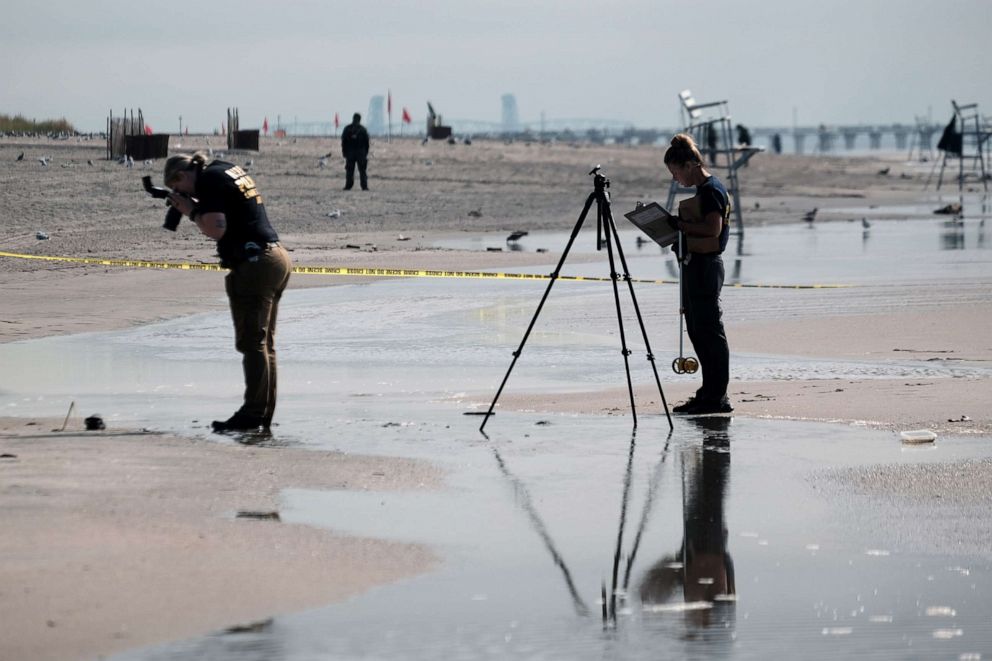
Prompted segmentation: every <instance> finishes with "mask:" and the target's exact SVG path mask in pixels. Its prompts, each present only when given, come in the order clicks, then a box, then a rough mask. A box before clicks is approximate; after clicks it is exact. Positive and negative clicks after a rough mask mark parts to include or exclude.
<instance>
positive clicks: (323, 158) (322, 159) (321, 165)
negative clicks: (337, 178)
mask: <svg viewBox="0 0 992 661" xmlns="http://www.w3.org/2000/svg"><path fill="white" fill-rule="evenodd" d="M317 167H319V168H320V169H321V170H323V169H324V168H326V167H327V157H326V156H321V157H320V160H319V161H317Z"/></svg>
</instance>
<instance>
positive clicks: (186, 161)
mask: <svg viewBox="0 0 992 661" xmlns="http://www.w3.org/2000/svg"><path fill="white" fill-rule="evenodd" d="M206 164H207V154H206V153H205V152H202V151H198V152H196V153H194V154H192V155H191V154H176V155H175V156H170V157H169V158H168V160H166V162H165V171H164V172H163V173H162V178H163V179H164V180H165V185H166V186H168V185H169V182H171V181H172V180H173V179H175V177H176V175H177V174H179V173H180V172H185V171H187V170H196V172H197V173H199V172H200V170H202V169H203V168H204V166H205V165H206Z"/></svg>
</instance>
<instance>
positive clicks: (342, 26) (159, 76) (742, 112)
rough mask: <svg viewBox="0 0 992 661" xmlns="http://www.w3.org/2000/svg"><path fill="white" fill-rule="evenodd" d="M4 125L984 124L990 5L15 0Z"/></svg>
mask: <svg viewBox="0 0 992 661" xmlns="http://www.w3.org/2000/svg"><path fill="white" fill-rule="evenodd" d="M4 4H5V8H4V21H3V23H2V24H0V57H2V58H3V61H4V62H5V63H7V65H6V66H5V67H4V68H3V70H2V72H0V89H3V94H2V95H0V113H4V114H11V115H12V114H22V115H24V116H26V117H28V118H35V119H57V118H59V117H62V116H64V117H65V118H66V119H68V120H69V121H70V122H72V123H73V124H74V125H76V127H77V128H78V129H79V130H83V131H100V130H103V128H104V125H105V121H106V117H107V114H108V112H109V111H110V110H113V111H114V112H115V113H119V112H120V111H122V110H123V109H124V108H129V109H130V108H134V109H137V108H139V107H140V108H141V109H142V111H143V113H144V117H145V118H146V120H147V122H148V124H150V125H151V126H152V127H153V128H154V129H155V130H156V131H162V132H175V131H178V129H179V117H180V116H182V117H183V125H184V126H188V127H189V128H190V130H191V131H196V132H211V131H213V130H216V129H219V128H220V125H221V123H222V122H223V121H224V117H225V111H226V109H227V108H228V107H233V106H237V107H238V108H239V111H240V117H241V126H242V127H261V125H262V122H263V120H264V119H265V118H268V120H269V124H270V127H271V126H273V125H274V124H275V122H276V121H277V118H279V117H281V120H282V122H283V123H284V124H288V123H291V122H292V121H300V122H331V121H333V117H334V115H335V113H337V114H338V115H339V116H340V118H341V122H342V125H343V124H345V123H347V122H348V121H350V118H351V114H352V113H354V112H360V113H362V114H363V115H364V114H366V112H367V110H368V107H369V101H370V99H371V97H372V96H374V95H386V94H387V93H388V94H391V97H392V104H393V112H392V117H393V126H394V128H398V127H399V121H400V115H401V112H402V108H404V107H405V108H408V109H409V111H410V113H411V115H412V116H413V120H414V126H413V127H412V128H413V129H414V130H420V129H421V128H422V126H423V119H424V117H425V116H426V110H427V108H426V104H427V101H431V103H432V104H433V105H434V107H435V108H436V109H437V110H438V112H440V113H441V114H442V115H443V116H444V117H445V118H446V119H448V118H452V119H454V118H464V119H474V120H479V121H488V122H493V123H499V122H500V121H501V117H502V111H503V108H504V105H503V103H504V102H503V98H502V97H503V95H505V94H512V95H514V96H515V98H516V112H517V117H518V119H519V121H520V122H521V123H524V124H526V123H534V122H537V121H539V120H540V117H541V116H542V113H543V115H544V116H545V117H547V118H548V119H554V118H567V117H584V118H591V119H611V120H615V121H620V122H629V123H631V124H633V125H635V126H637V127H644V128H651V127H654V128H665V127H674V126H678V125H679V123H680V120H679V113H678V109H679V105H678V98H677V95H678V92H679V91H681V90H682V89H684V88H690V89H692V90H693V92H694V93H695V94H696V97H697V99H699V100H719V99H728V100H729V101H730V108H731V112H732V114H733V116H734V118H735V120H737V121H740V122H741V123H744V124H748V125H753V126H791V125H792V123H793V121H796V122H797V123H798V124H800V125H806V126H809V125H816V124H820V123H825V124H828V125H841V124H889V123H894V122H902V123H907V124H912V123H913V122H914V119H915V117H917V116H927V115H928V114H929V115H930V117H931V118H932V119H933V121H934V122H937V123H942V122H945V121H946V120H947V119H949V118H950V115H951V105H950V101H951V99H956V100H958V101H959V102H965V103H971V102H977V103H979V104H980V106H981V107H982V109H983V112H984V113H985V114H992V87H990V86H989V85H988V84H987V82H986V81H987V79H988V71H987V68H988V64H987V63H988V61H989V59H990V55H992V47H990V46H989V41H988V38H987V32H988V26H989V25H992V2H990V1H989V0H942V1H937V0H820V1H816V0H760V1H758V0H755V1H754V2H746V1H744V0H711V1H710V2H708V3H705V4H702V5H699V4H689V3H674V2H665V1H664V0H626V1H616V2H614V1H610V0H601V1H599V2H592V1H588V0H572V1H571V2H558V1H554V2H552V1H548V0H530V1H525V0H504V1H503V2H500V3H492V2H482V1H477V2H469V3H466V2H463V1H462V2H459V1H457V0H424V1H423V2H421V3H415V4H414V3H403V2H399V1H398V0H391V1H387V2H381V1H374V0H372V1H370V2H367V3H363V4H359V3H348V4H344V3H334V2H329V3H328V2H317V1H316V0H312V1H311V0H304V1H301V2H294V3H291V4H288V5H275V4H272V3H264V2H260V1H258V0H240V1H238V2H233V1H230V0H218V1H215V2H210V3H197V4H193V3H189V2H185V1H184V0H180V1H179V2H176V3H172V4H169V5H166V6H165V7H166V11H164V12H163V11H154V12H150V11H148V10H146V9H145V8H143V7H140V6H137V5H134V4H133V3H129V2H121V1H120V0H95V1H93V2H86V3H76V2H69V1H67V0H33V1H30V2H29V1H27V0H8V1H7V2H5V3H4Z"/></svg>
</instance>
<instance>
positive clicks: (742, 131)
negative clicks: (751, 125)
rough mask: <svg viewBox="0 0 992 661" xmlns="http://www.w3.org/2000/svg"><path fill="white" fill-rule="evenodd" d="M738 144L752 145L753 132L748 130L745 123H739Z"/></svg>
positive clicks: (743, 145)
mask: <svg viewBox="0 0 992 661" xmlns="http://www.w3.org/2000/svg"><path fill="white" fill-rule="evenodd" d="M737 144H739V145H741V146H742V147H750V146H751V132H750V131H748V130H747V127H746V126H744V125H743V124H738V125H737Z"/></svg>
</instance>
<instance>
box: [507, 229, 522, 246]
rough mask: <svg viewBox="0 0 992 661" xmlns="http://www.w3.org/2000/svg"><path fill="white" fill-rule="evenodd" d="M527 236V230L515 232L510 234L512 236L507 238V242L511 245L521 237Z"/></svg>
mask: <svg viewBox="0 0 992 661" xmlns="http://www.w3.org/2000/svg"><path fill="white" fill-rule="evenodd" d="M525 236H527V232H526V231H525V230H516V231H514V232H510V236H508V237H506V242H507V243H510V242H511V241H517V240H519V239H520V238H521V237H525Z"/></svg>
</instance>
